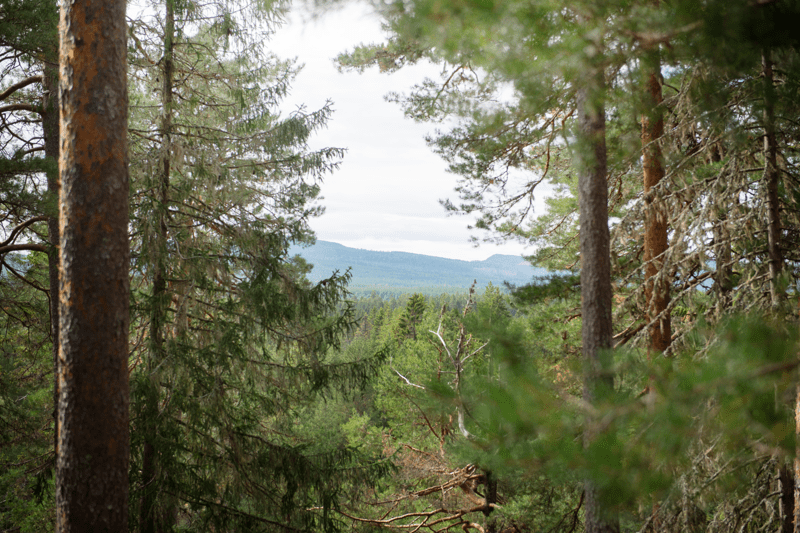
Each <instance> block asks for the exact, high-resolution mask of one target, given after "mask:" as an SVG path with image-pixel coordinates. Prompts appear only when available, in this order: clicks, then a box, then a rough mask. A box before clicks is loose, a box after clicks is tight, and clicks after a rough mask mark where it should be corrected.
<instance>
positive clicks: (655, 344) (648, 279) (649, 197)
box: [642, 50, 672, 352]
mask: <svg viewBox="0 0 800 533" xmlns="http://www.w3.org/2000/svg"><path fill="white" fill-rule="evenodd" d="M644 70H645V72H644V76H645V95H644V104H645V105H644V112H643V114H642V167H643V169H644V202H645V217H644V261H645V286H644V290H645V300H646V301H647V321H648V322H649V323H650V324H651V326H650V349H651V350H652V351H653V352H664V351H665V350H666V349H667V348H668V347H669V345H670V342H671V339H672V328H671V324H670V322H671V320H670V315H669V312H668V311H667V307H668V306H669V283H668V280H667V278H666V276H664V275H663V274H662V275H661V276H659V274H661V271H662V270H663V267H664V254H665V253H666V251H667V245H668V241H667V216H666V212H665V210H664V207H663V203H662V202H660V201H658V198H657V195H656V194H655V192H654V190H653V189H654V188H656V187H657V186H658V184H659V183H660V182H661V180H662V179H663V178H664V161H663V157H662V154H661V147H660V146H659V140H660V139H661V137H662V136H663V135H664V118H663V111H662V109H661V102H662V100H663V97H662V89H661V62H660V59H659V57H658V51H657V50H655V51H652V52H651V53H650V57H649V58H647V60H646V61H645V67H644Z"/></svg>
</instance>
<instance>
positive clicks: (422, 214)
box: [271, 4, 523, 260]
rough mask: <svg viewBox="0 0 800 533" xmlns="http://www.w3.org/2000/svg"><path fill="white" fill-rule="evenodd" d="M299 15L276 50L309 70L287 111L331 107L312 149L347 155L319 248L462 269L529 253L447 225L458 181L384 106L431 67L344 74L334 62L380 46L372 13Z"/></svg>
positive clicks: (412, 126) (454, 222) (329, 180)
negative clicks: (443, 202) (418, 256)
mask: <svg viewBox="0 0 800 533" xmlns="http://www.w3.org/2000/svg"><path fill="white" fill-rule="evenodd" d="M304 18H305V19H308V17H307V16H306V17H303V16H302V15H298V14H297V13H293V14H292V15H291V16H290V24H289V25H288V26H287V27H284V28H282V29H280V30H278V33H277V34H276V36H275V37H274V41H273V43H272V45H271V47H272V49H273V51H274V52H275V53H276V54H277V55H278V56H281V57H295V56H296V57H297V58H298V60H299V62H300V63H304V64H305V67H304V68H303V70H302V71H301V72H300V74H299V75H298V77H297V79H296V80H295V82H294V83H293V85H292V91H291V94H290V95H289V97H288V98H287V102H286V107H285V110H286V111H291V110H293V109H295V108H296V106H298V105H301V104H305V105H306V106H307V108H308V109H315V108H319V107H321V106H322V105H324V104H325V102H326V101H327V100H328V99H331V100H333V108H334V110H335V113H334V115H333V118H332V120H331V122H330V125H329V127H328V128H326V129H325V130H323V131H321V132H319V134H318V135H317V136H316V138H315V139H314V141H313V144H312V147H322V146H337V147H343V148H347V149H348V153H347V155H346V156H345V160H344V163H343V164H342V166H341V168H340V170H339V171H337V172H336V173H334V174H333V175H331V176H328V177H326V179H325V182H324V184H323V186H322V195H323V196H324V198H325V199H324V201H323V205H324V206H325V207H326V214H325V215H324V216H322V217H321V218H319V219H317V220H314V221H312V224H311V226H312V228H314V230H315V231H316V232H317V235H318V238H320V239H322V240H329V241H334V242H338V243H341V244H344V245H346V246H353V247H357V248H364V249H370V250H384V251H406V252H413V253H422V254H426V255H436V256H442V257H450V258H457V259H470V260H472V259H484V258H486V257H488V256H490V255H492V254H495V253H504V254H520V253H522V252H523V247H522V246H521V245H518V244H509V245H506V246H503V247H495V246H489V245H482V246H481V247H480V248H478V249H475V248H474V247H473V246H472V244H471V243H470V242H469V236H470V232H469V230H468V229H467V225H468V224H469V223H470V219H468V218H466V217H447V216H446V214H445V212H444V209H443V208H442V207H441V206H440V205H439V199H441V198H452V199H455V197H456V193H455V192H454V190H453V189H454V187H455V185H456V177H455V176H454V175H452V174H448V173H447V172H446V165H445V163H444V162H443V161H442V160H441V159H440V158H439V157H438V156H436V155H435V154H433V153H432V152H431V151H430V149H429V148H428V147H427V146H426V144H425V141H424V136H425V134H426V133H428V132H431V131H432V130H433V129H434V126H433V125H431V124H418V123H415V122H413V121H412V120H410V119H406V118H405V117H404V116H403V112H402V110H401V109H400V107H399V106H398V105H397V104H394V103H389V102H386V101H385V100H384V95H385V94H387V93H388V92H390V91H396V92H403V91H407V90H409V89H410V87H411V86H412V85H414V84H415V83H419V82H420V81H421V80H422V79H423V77H424V76H436V74H437V70H436V68H435V67H433V66H431V65H419V66H414V67H411V68H407V69H406V68H404V69H403V70H402V71H400V72H398V73H395V74H391V75H387V74H381V73H379V72H377V70H376V69H371V70H368V71H366V72H365V73H363V74H358V73H354V72H350V73H339V72H338V71H337V69H336V67H335V66H334V64H333V58H334V57H335V56H336V55H338V54H339V53H340V52H344V51H346V50H349V49H351V48H352V47H353V46H355V45H357V44H360V43H369V42H380V41H381V40H382V39H383V35H382V31H381V29H380V24H379V22H378V20H377V18H375V17H374V16H372V15H370V14H369V11H368V8H366V7H364V6H359V5H354V4H348V5H347V6H346V7H344V8H342V9H341V10H339V11H335V12H332V13H327V14H325V15H322V16H321V17H320V18H317V19H311V20H306V21H305V22H304V20H303V19H304Z"/></svg>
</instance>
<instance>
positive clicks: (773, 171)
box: [761, 50, 783, 307]
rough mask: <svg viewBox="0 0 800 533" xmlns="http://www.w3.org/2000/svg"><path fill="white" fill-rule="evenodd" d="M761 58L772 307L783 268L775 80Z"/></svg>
mask: <svg viewBox="0 0 800 533" xmlns="http://www.w3.org/2000/svg"><path fill="white" fill-rule="evenodd" d="M761 61H762V66H763V74H764V182H765V185H766V189H767V217H768V220H767V242H768V244H767V246H768V248H769V279H770V298H771V300H772V306H773V307H777V306H778V305H779V304H780V301H781V300H782V299H783V298H782V296H783V295H782V294H780V290H779V287H778V278H779V277H780V274H781V270H782V269H783V257H782V253H781V220H780V206H779V203H778V184H779V180H780V171H779V170H778V142H777V139H776V137H775V85H774V84H775V80H774V77H773V72H772V59H771V57H770V52H769V50H763V51H762V55H761Z"/></svg>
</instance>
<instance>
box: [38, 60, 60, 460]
mask: <svg viewBox="0 0 800 533" xmlns="http://www.w3.org/2000/svg"><path fill="white" fill-rule="evenodd" d="M42 77H43V80H44V83H43V86H44V97H43V99H42V130H43V133H44V156H45V158H47V159H51V160H52V161H53V165H54V166H53V169H52V170H49V171H48V172H47V195H48V197H49V198H48V199H49V200H50V201H58V191H59V183H58V159H59V148H58V145H59V140H60V139H59V137H60V135H59V116H58V48H57V46H56V47H54V49H53V50H52V51H51V53H50V54H49V55H48V56H46V57H45V60H44V68H43V76H42ZM48 205H53V206H54V207H53V211H52V212H48V213H47V241H48V244H49V250H48V253H47V273H48V278H49V279H48V281H49V289H50V302H49V303H50V337H51V339H52V342H53V369H54V373H53V374H54V376H55V378H54V384H53V410H54V416H53V418H54V419H55V432H54V436H53V440H54V441H55V442H54V443H53V444H54V448H53V449H54V450H55V455H56V456H58V349H59V341H58V335H59V327H58V308H59V304H58V290H59V289H58V248H59V239H60V237H59V229H58V208H57V204H48Z"/></svg>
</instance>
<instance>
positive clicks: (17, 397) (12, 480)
mask: <svg viewBox="0 0 800 533" xmlns="http://www.w3.org/2000/svg"><path fill="white" fill-rule="evenodd" d="M0 13H2V15H0V71H2V79H1V80H0V93H2V94H3V99H2V101H0V109H2V111H0V114H2V126H0V529H2V530H11V531H14V530H18V531H25V532H38V531H42V532H44V531H52V530H53V528H54V523H55V514H54V485H53V468H54V465H55V461H54V453H53V442H54V440H53V439H54V425H53V412H54V407H53V353H52V346H53V339H52V338H51V332H50V316H49V309H48V304H49V299H50V298H51V297H52V298H56V297H57V296H55V295H52V294H50V293H49V287H48V264H47V257H46V256H45V255H44V254H43V253H41V251H43V250H45V249H47V226H46V222H45V217H44V215H47V214H52V213H54V212H55V211H56V210H57V209H56V199H55V198H52V197H50V196H49V195H48V194H47V180H46V178H45V175H44V173H45V172H47V171H52V170H54V168H55V162H54V161H52V160H45V158H44V157H43V143H42V128H41V126H40V124H41V112H42V97H43V94H42V84H41V81H40V79H39V78H38V76H41V74H42V70H43V65H44V60H45V57H46V56H47V54H48V53H49V52H50V51H51V50H52V48H51V47H53V48H54V47H56V46H57V45H56V43H57V34H56V24H57V18H58V11H57V7H56V5H55V4H54V3H51V2H47V1H38V0H12V1H5V2H2V3H0Z"/></svg>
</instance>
